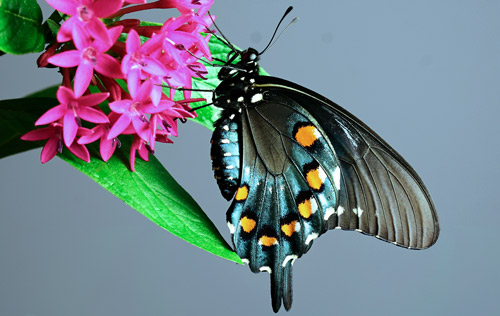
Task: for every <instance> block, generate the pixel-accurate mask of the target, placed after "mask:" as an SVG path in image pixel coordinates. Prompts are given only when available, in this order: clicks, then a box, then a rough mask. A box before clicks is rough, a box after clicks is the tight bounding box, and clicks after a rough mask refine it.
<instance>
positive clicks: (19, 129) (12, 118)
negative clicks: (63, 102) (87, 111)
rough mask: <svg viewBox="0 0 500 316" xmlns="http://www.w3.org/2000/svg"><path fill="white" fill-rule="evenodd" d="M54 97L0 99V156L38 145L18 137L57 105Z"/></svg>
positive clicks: (32, 127)
mask: <svg viewBox="0 0 500 316" xmlns="http://www.w3.org/2000/svg"><path fill="white" fill-rule="evenodd" d="M57 104H58V102H57V99H55V98H31V99H27V98H25V99H14V100H3V101H0V135H1V138H0V158H3V157H6V156H10V155H14V154H18V153H20V152H23V151H26V150H30V149H33V148H36V147H39V146H40V144H39V143H38V142H27V141H23V140H21V139H20V137H21V136H22V135H23V134H25V133H27V132H29V131H30V130H32V129H34V123H35V121H36V120H37V119H38V117H40V115H42V114H43V113H44V112H45V111H47V110H48V109H50V108H51V107H53V106H55V105H57Z"/></svg>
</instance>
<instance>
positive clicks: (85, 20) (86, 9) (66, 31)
mask: <svg viewBox="0 0 500 316" xmlns="http://www.w3.org/2000/svg"><path fill="white" fill-rule="evenodd" d="M46 1H47V3H48V4H49V5H50V6H51V7H53V8H54V9H56V10H58V11H61V12H62V13H65V14H67V15H70V16H71V18H69V19H68V20H66V21H65V22H64V24H63V25H62V26H61V29H60V30H59V32H58V33H57V41H59V42H66V41H69V40H70V39H71V38H72V34H73V33H72V30H73V29H74V27H75V25H78V26H80V27H83V28H85V29H86V30H87V31H88V32H89V33H90V35H92V37H94V38H95V39H100V40H101V41H103V42H105V43H108V44H112V43H113V42H114V41H112V39H111V38H110V37H109V35H108V32H107V29H106V25H105V24H104V23H103V22H102V21H101V20H100V19H99V18H105V17H107V16H110V15H112V14H113V13H115V12H117V11H118V10H119V9H120V8H121V7H122V5H123V0H46Z"/></svg>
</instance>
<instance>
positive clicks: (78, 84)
mask: <svg viewBox="0 0 500 316" xmlns="http://www.w3.org/2000/svg"><path fill="white" fill-rule="evenodd" d="M110 57H111V56H110ZM93 74H94V68H93V67H92V65H91V64H90V63H88V62H85V61H83V62H82V63H81V64H80V65H78V68H76V73H75V83H74V89H75V97H77V98H78V97H80V96H81V95H82V94H83V93H84V92H85V91H86V90H87V88H88V87H89V84H90V81H91V80H92V75H93Z"/></svg>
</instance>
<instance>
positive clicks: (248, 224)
mask: <svg viewBox="0 0 500 316" xmlns="http://www.w3.org/2000/svg"><path fill="white" fill-rule="evenodd" d="M256 224H257V223H256V222H255V221H254V220H253V219H251V218H248V217H246V216H243V217H242V218H241V219H240V225H241V228H242V229H243V230H244V231H245V232H246V233H249V232H251V231H252V230H253V229H254V228H255V225H256Z"/></svg>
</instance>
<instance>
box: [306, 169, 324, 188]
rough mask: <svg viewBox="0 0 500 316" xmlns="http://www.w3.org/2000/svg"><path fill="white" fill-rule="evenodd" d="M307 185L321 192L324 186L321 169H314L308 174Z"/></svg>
mask: <svg viewBox="0 0 500 316" xmlns="http://www.w3.org/2000/svg"><path fill="white" fill-rule="evenodd" d="M306 179H307V183H308V184H309V187H311V188H313V189H315V190H319V189H321V186H322V185H323V179H321V177H320V173H319V169H313V170H310V171H308V172H307V175H306Z"/></svg>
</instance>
